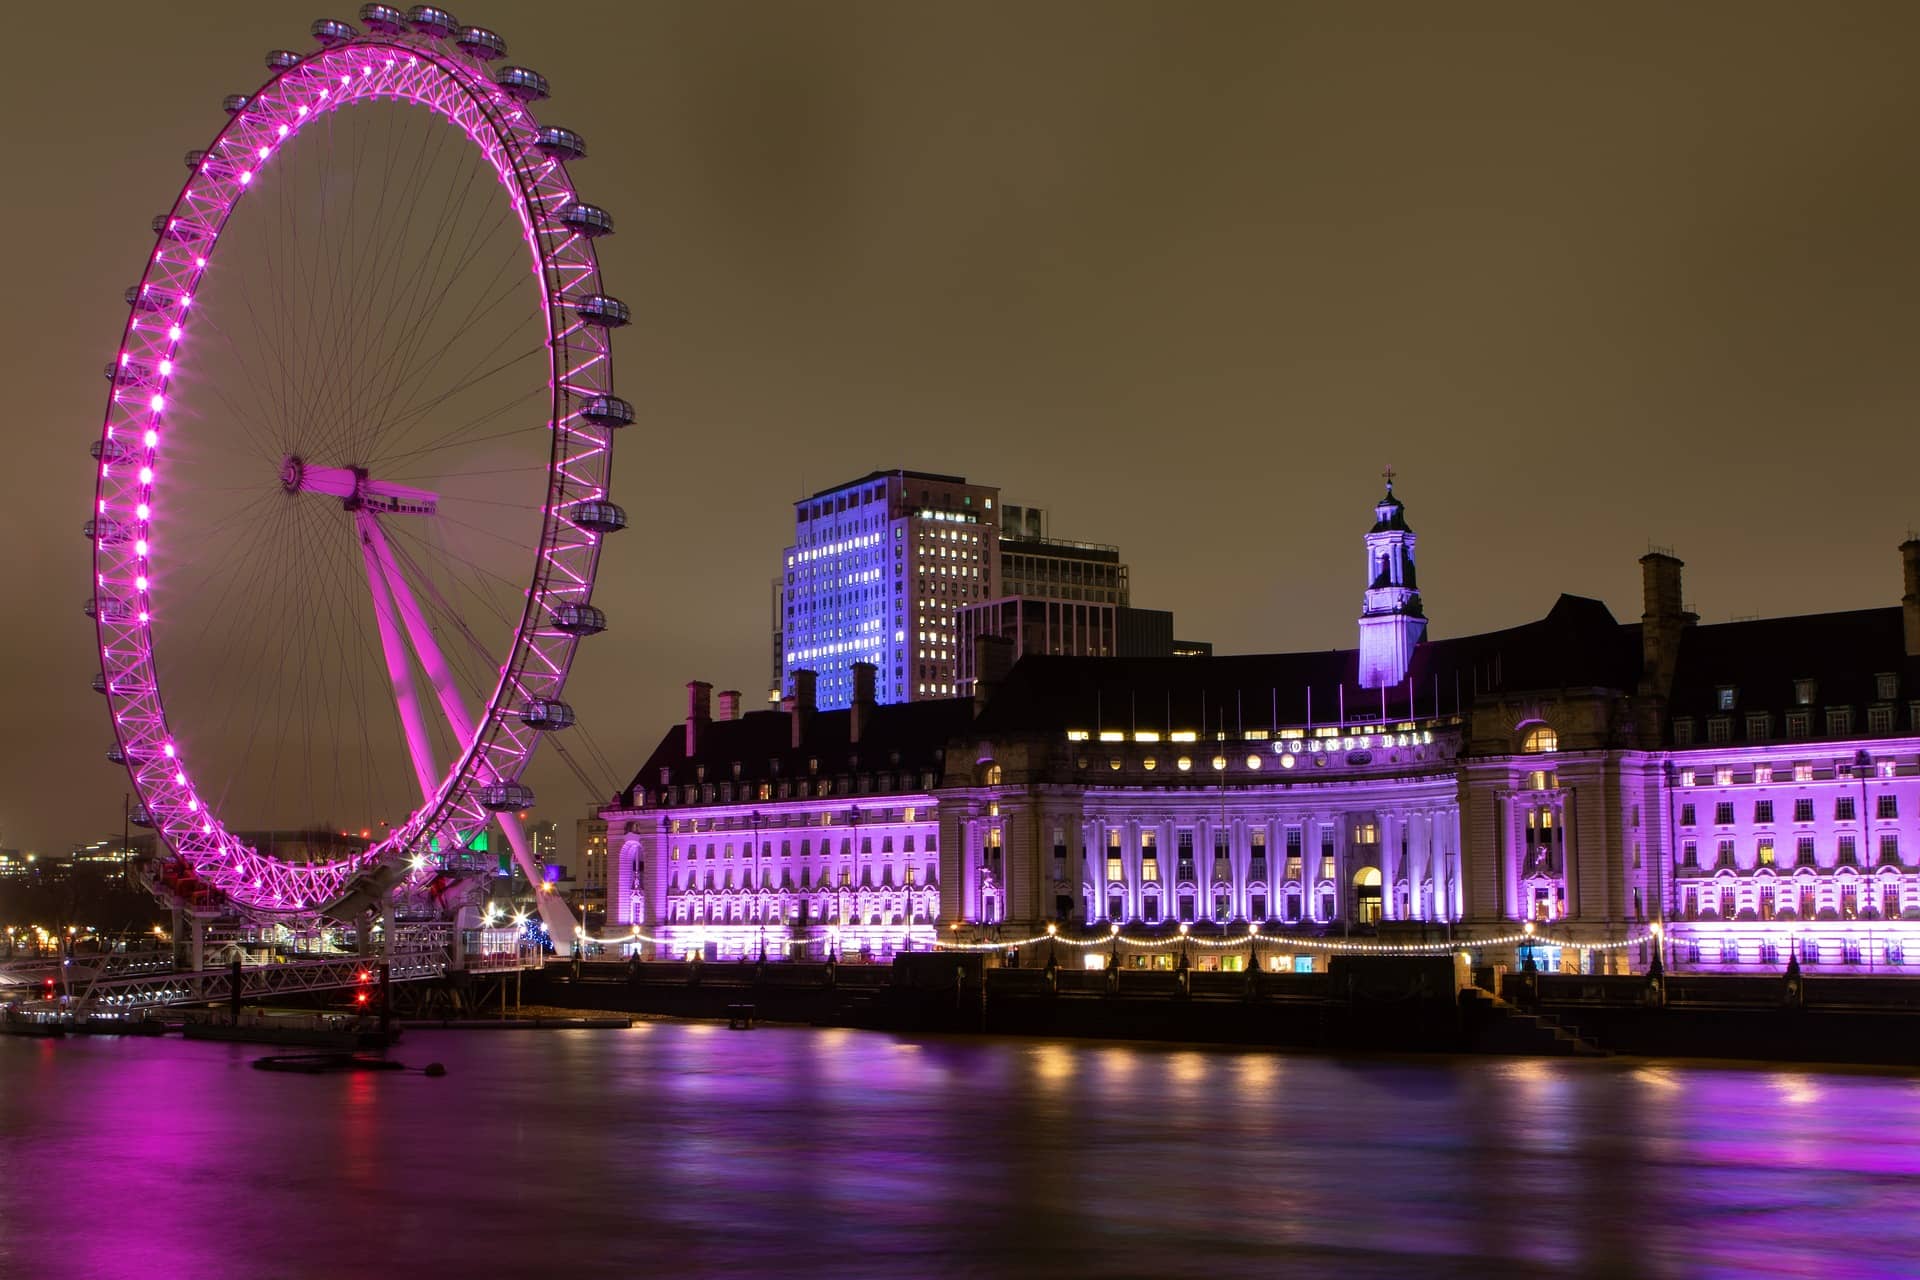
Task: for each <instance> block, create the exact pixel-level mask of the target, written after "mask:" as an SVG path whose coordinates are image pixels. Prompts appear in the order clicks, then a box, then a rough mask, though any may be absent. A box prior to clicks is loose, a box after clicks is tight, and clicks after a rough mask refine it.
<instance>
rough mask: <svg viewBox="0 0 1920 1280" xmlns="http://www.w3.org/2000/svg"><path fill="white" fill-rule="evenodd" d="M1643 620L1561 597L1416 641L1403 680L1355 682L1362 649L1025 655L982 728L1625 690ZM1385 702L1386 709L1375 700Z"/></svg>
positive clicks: (1445, 708) (1210, 723) (1283, 717)
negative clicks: (1509, 618)
mask: <svg viewBox="0 0 1920 1280" xmlns="http://www.w3.org/2000/svg"><path fill="white" fill-rule="evenodd" d="M1639 677H1640V629H1639V627H1638V626H1637V625H1633V626H1623V625H1621V624H1620V623H1619V622H1616V621H1615V620H1614V617H1613V614H1612V613H1610V612H1609V611H1608V610H1607V607H1606V605H1604V604H1602V603H1601V602H1600V601H1598V600H1589V599H1584V598H1582V597H1579V596H1565V595H1563V596H1561V597H1560V599H1559V600H1558V601H1557V602H1556V603H1555V604H1554V606H1553V608H1552V609H1551V610H1550V611H1549V612H1548V613H1547V615H1546V616H1545V617H1544V618H1541V619H1539V620H1538V621H1535V622H1529V623H1526V624H1524V625H1522V626H1518V627H1510V628H1507V629H1506V630H1503V631H1491V632H1486V633H1483V634H1481V635H1476V636H1459V637H1455V638H1450V639H1445V640H1436V641H1433V642H1430V643H1423V644H1421V645H1419V646H1418V647H1416V648H1415V650H1414V656H1413V665H1412V669H1411V670H1410V672H1409V673H1408V680H1407V682H1406V683H1404V684H1401V685H1398V686H1396V687H1395V688H1393V689H1390V690H1386V691H1384V693H1385V696H1384V703H1383V696H1382V691H1381V690H1378V689H1363V688H1361V687H1360V685H1359V651H1358V650H1356V649H1327V650H1322V651H1319V652H1309V653H1276V654H1245V655H1229V656H1223V657H1180V658H1070V657H1054V656H1045V655H1035V656H1030V657H1026V658H1023V659H1021V660H1020V661H1019V662H1018V663H1016V664H1015V666H1014V668H1013V671H1012V673H1011V674H1010V675H1009V676H1008V678H1007V682H1006V685H1005V686H1004V687H1003V688H1001V689H1000V690H999V691H998V692H997V693H996V694H995V695H994V697H993V700H992V702H991V703H990V704H989V705H988V707H987V709H986V712H985V713H984V714H983V715H982V717H981V719H980V721H979V723H978V724H977V725H976V726H975V729H974V732H975V733H976V735H978V736H982V737H986V736H992V735H994V734H996V733H1014V732H1023V731H1024V732H1033V731H1039V730H1065V729H1086V730H1089V731H1098V730H1100V729H1120V730H1128V731H1131V730H1134V729H1146V730H1153V729H1158V730H1162V731H1167V730H1182V729H1195V730H1201V731H1206V730H1209V729H1211V730H1220V729H1223V728H1224V729H1226V730H1229V731H1232V730H1237V729H1239V728H1241V727H1249V728H1260V727H1263V726H1268V725H1272V724H1278V725H1301V724H1307V723H1309V722H1311V723H1315V724H1332V723H1335V722H1336V720H1337V719H1338V718H1339V715H1340V711H1341V708H1342V707H1343V706H1344V708H1345V711H1346V718H1347V720H1348V721H1349V722H1351V721H1354V720H1357V719H1359V718H1361V717H1369V718H1378V719H1407V718H1410V717H1414V716H1430V715H1436V714H1450V713H1452V712H1453V711H1455V710H1456V709H1458V708H1459V707H1462V706H1466V705H1469V704H1471V702H1472V701H1473V699H1474V697H1475V696H1477V695H1479V694H1482V693H1490V692H1499V691H1502V690H1508V689H1513V690H1520V689H1550V688H1561V687H1589V686H1598V687H1602V688H1617V689H1621V690H1624V691H1631V690H1632V689H1633V687H1634V685H1635V683H1636V682H1637V681H1638V680H1639ZM1383 705H1384V711H1383V710H1382V707H1383Z"/></svg>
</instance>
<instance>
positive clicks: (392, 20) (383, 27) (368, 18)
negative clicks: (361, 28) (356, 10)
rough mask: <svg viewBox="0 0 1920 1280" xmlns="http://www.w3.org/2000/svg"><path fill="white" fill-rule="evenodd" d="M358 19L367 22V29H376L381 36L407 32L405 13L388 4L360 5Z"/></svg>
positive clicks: (398, 34)
mask: <svg viewBox="0 0 1920 1280" xmlns="http://www.w3.org/2000/svg"><path fill="white" fill-rule="evenodd" d="M360 21H362V22H364V23H366V24H367V30H369V31H378V32H379V33H380V34H381V35H383V36H400V35H405V34H406V33H407V15H406V14H404V13H402V12H400V11H399V10H398V9H396V8H394V7H393V6H392V5H390V4H363V5H361V6H360Z"/></svg>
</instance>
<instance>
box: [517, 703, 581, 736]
mask: <svg viewBox="0 0 1920 1280" xmlns="http://www.w3.org/2000/svg"><path fill="white" fill-rule="evenodd" d="M573 722H574V715H573V708H572V707H570V706H568V705H567V704H566V703H564V702H561V701H558V700H557V699H546V700H544V701H534V702H529V703H528V704H527V705H526V706H524V707H522V708H520V723H522V724H524V725H526V726H527V728H529V729H543V730H546V731H548V732H551V731H552V730H555V729H564V728H566V727H567V726H568V725H571V724H572V723H573Z"/></svg>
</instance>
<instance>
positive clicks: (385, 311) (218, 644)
mask: <svg viewBox="0 0 1920 1280" xmlns="http://www.w3.org/2000/svg"><path fill="white" fill-rule="evenodd" d="M360 17H361V24H362V26H363V27H364V30H360V29H357V28H355V27H354V26H352V25H350V24H348V23H345V22H338V21H333V20H321V21H319V22H316V23H314V24H313V35H314V37H315V39H316V40H317V42H318V46H319V47H318V48H317V49H315V50H314V51H313V52H311V53H308V54H305V55H301V54H296V53H292V52H286V51H280V52H275V53H272V54H269V55H268V58H267V65H268V68H269V70H270V71H271V75H270V76H269V78H268V79H267V80H266V82H265V83H264V84H262V85H261V86H260V87H259V88H257V89H255V90H254V91H253V92H251V93H248V94H244V95H234V96H231V97H229V98H227V99H226V102H225V104H224V105H225V108H226V110H227V112H228V114H229V116H230V119H229V120H228V122H227V124H226V126H225V127H224V128H222V129H221V130H220V131H219V133H218V134H217V135H216V136H215V137H214V139H213V140H212V142H211V143H209V144H208V145H207V146H206V148H205V149H203V150H197V151H193V152H189V153H188V155H187V166H188V169H189V175H188V178H187V181H186V185H185V186H184V187H182V188H181V190H180V193H179V196H178V197H177V198H176V200H175V201H174V204H173V207H172V209H171V210H170V211H169V212H167V213H165V214H163V215H161V216H159V217H157V218H155V219H154V223H153V229H154V233H155V243H154V248H153V252H152V256H151V257H150V258H149V260H148V262H147V267H146V271H145V273H144V275H143V276H142V277H141V279H140V282H139V283H138V284H137V285H135V286H134V287H132V288H131V289H129V290H128V291H127V303H128V307H129V315H128V319H127V325H126V330H125V334H124V337H123V339H122V341H121V344H120V348H119V352H118V354H117V356H116V358H115V359H114V361H113V362H112V364H110V365H109V366H108V369H107V376H108V379H109V381H110V382H111V384H112V392H111V395H110V398H109V401H108V405H107V412H106V420H105V424H104V426H103V429H102V431H101V434H100V437H99V439H98V440H97V441H95V443H94V445H93V447H92V452H93V455H94V458H95V460H96V461H97V463H98V479H97V487H96V493H95V502H94V508H93V511H92V513H91V517H90V519H89V521H88V523H87V528H86V532H87V536H88V538H89V540H90V541H91V542H92V544H93V567H94V575H93V588H92V592H91V594H90V595H89V597H88V599H87V612H88V613H89V615H91V617H92V618H93V620H94V623H95V627H96V629H97V635H98V649H99V653H100V665H101V674H100V678H99V680H98V681H97V682H96V687H97V688H98V689H99V690H100V691H101V692H102V693H103V694H105V696H106V700H107V704H108V707H109V708H110V710H111V714H112V720H113V726H114V735H115V746H114V748H113V750H112V751H111V752H110V756H111V758H112V759H114V760H115V761H117V762H119V763H122V764H124V765H125V767H126V769H127V771H128V772H129V774H130V775H131V776H132V779H133V784H134V788H135V790H136V792H137V795H138V804H139V808H138V810H137V812H136V821H140V822H142V823H143V824H145V825H148V826H151V827H152V828H153V829H154V830H155V831H156V833H157V834H158V836H159V839H160V841H161V842H162V843H163V845H164V848H165V851H166V857H165V859H164V860H163V861H162V863H161V864H160V867H159V871H158V873H157V874H156V877H155V879H156V881H157V882H160V884H161V887H162V888H163V889H164V890H165V891H167V892H170V893H173V894H175V895H177V896H178V897H179V898H181V899H185V900H188V901H190V902H192V903H195V904H198V905H200V906H203V907H208V908H210V909H227V908H232V909H238V910H241V911H244V912H248V913H252V914H254V915H255V916H261V915H269V916H271V915H277V914H280V913H286V914H289V915H312V914H314V913H325V912H328V911H329V910H333V911H335V912H338V911H339V910H341V909H342V907H343V904H344V902H345V901H346V899H348V898H358V899H359V900H361V901H362V902H364V899H365V896H366V893H367V892H368V887H369V886H370V885H371V886H374V887H375V890H376V891H384V889H385V888H386V887H388V886H390V885H392V884H393V883H394V882H396V881H398V880H401V879H410V880H413V881H416V882H417V881H420V880H422V879H424V878H426V877H428V876H431V875H432V874H434V871H435V868H436V867H439V866H442V865H444V864H445V863H446V862H447V861H448V860H449V858H450V857H451V855H454V854H457V853H458V852H459V851H461V850H462V849H467V848H471V847H473V846H474V845H475V844H477V843H478V841H477V837H478V836H479V834H480V833H483V832H485V831H487V830H488V828H489V826H490V825H493V824H497V827H498V828H499V829H502V830H503V831H504V834H505V835H506V837H507V839H508V841H509V842H510V843H511V844H512V845H513V847H514V851H515V853H516V854H517V855H518V856H519V858H520V860H521V863H522V866H523V868H524V869H526V870H527V871H528V872H529V874H530V875H532V874H535V869H534V867H533V866H532V863H531V861H530V857H529V852H528V850H527V847H526V839H525V836H524V833H523V832H522V829H521V826H520V823H519V820H518V818H517V817H516V815H517V814H519V813H520V812H521V811H522V810H524V809H525V808H526V807H527V806H528V805H530V804H531V803H532V800H533V796H532V792H531V790H530V789H529V788H528V787H527V786H526V785H525V784H524V783H523V782H522V781H521V778H522V771H523V769H524V768H525V766H526V764H527V761H528V758H529V756H530V755H531V754H532V752H533V750H534V747H535V745H536V744H537V742H538V740H539V738H540V735H541V734H543V733H546V732H550V731H554V730H559V729H564V728H566V727H567V726H569V725H571V724H572V723H573V720H574V713H573V711H572V709H571V708H570V707H569V706H568V704H567V703H566V702H565V701H564V700H563V687H564V685H565V683H566V678H567V671H568V667H569V665H570V664H571V662H572V660H573V656H574V650H575V647H576V646H577V644H578V643H579V641H580V639H581V637H583V636H588V635H592V634H594V633H596V632H599V631H601V630H602V629H604V627H605V625H606V620H605V617H604V615H603V614H602V613H601V612H600V610H599V609H597V608H595V607H594V605H593V603H592V592H593V581H594V572H595V568H596V565H597V561H598V558H599V551H600V541H601V538H602V537H603V536H604V535H606V534H608V533H610V532H613V531H615V530H618V529H620V528H622V527H623V526H624V525H625V524H626V516H625V513H624V512H623V511H622V510H621V508H620V507H618V506H617V505H615V504H614V503H612V502H611V501H609V500H608V494H607V485H608V479H609V473H610V460H611V446H612V439H613V434H614V432H615V431H616V430H617V429H618V428H620V427H622V426H624V425H626V424H628V423H629V422H631V421H632V420H633V408H632V406H631V405H630V404H628V402H626V401H625V400H622V399H620V398H619V397H618V396H616V395H615V394H614V386H613V371H612V364H611V351H610V343H609V334H610V331H611V330H613V329H615V328H617V327H619V326H621V325H624V324H625V323H626V322H627V320H628V311H627V308H626V306H625V305H624V304H622V303H621V302H620V301H618V300H617V299H615V298H613V297H610V296H608V295H607V294H605V293H604V292H603V291H602V286H601V281H600V272H599V266H598V262H597V260H596V257H595V253H594V241H595V240H596V238H598V237H599V236H602V235H605V234H608V233H610V232H611V231H612V229H613V224H612V219H611V218H610V217H609V216H608V215H607V213H606V212H605V211H604V210H602V209H600V208H598V207H596V206H594V205H592V204H589V203H586V202H585V201H583V200H581V199H579V198H578V196H577V195H576V194H575V191H574V187H573V183H572V181H571V179H570V177H569V175H568V171H567V166H568V164H569V163H571V162H575V161H578V160H580V159H582V158H583V157H584V156H585V154H586V146H585V143H584V142H583V140H582V139H581V137H580V135H578V134H576V133H574V132H572V131H570V130H567V129H560V128H554V127H551V126H544V125H541V124H540V123H539V122H538V121H537V120H536V119H535V118H534V114H533V110H532V105H533V104H534V103H535V102H538V101H540V100H542V99H544V98H545V97H546V96H547V91H548V86H547V82H546V80H545V79H544V78H543V77H541V76H540V75H538V74H537V73H535V72H533V71H529V70H527V69H525V68H523V67H517V66H508V65H500V64H499V60H500V59H501V58H502V57H503V55H504V54H505V52H506V46H505V43H504V41H502V40H501V38H500V37H499V36H497V35H495V34H494V33H492V32H490V31H487V30H484V29H482V28H478V27H469V26H461V25H459V24H458V23H457V22H456V21H455V20H454V18H453V16H452V15H451V14H448V13H447V12H445V11H444V10H440V9H436V8H432V7H429V6H424V5H423V6H415V7H414V8H412V9H410V10H408V11H406V12H405V13H404V14H403V13H402V12H400V11H399V10H397V9H393V8H390V7H387V6H385V5H367V6H365V7H364V8H363V9H362V10H361V13H360Z"/></svg>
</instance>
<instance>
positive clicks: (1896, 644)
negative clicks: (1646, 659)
mask: <svg viewBox="0 0 1920 1280" xmlns="http://www.w3.org/2000/svg"><path fill="white" fill-rule="evenodd" d="M1881 673H1888V674H1892V675H1894V676H1896V677H1897V687H1896V690H1895V700H1905V699H1909V698H1920V679H1916V677H1920V664H1916V663H1915V662H1914V660H1913V659H1910V658H1908V657H1907V654H1906V636H1905V632H1904V629H1903V625H1902V621H1901V614H1900V609H1899V608H1898V607H1897V606H1895V607H1892V608H1885V609H1854V610H1850V611H1847V612H1843V613H1814V614H1806V615H1803V616H1801V617H1796V618H1761V619H1755V620H1752V621H1746V622H1725V623H1717V624H1715V625H1712V626H1694V627H1689V628H1688V629H1687V630H1686V631H1685V632H1684V633H1683V634H1682V636H1681V640H1680V657H1679V661H1678V663H1677V665H1676V666H1675V668H1674V680H1673V693H1672V697H1671V699H1670V701H1669V710H1670V712H1671V713H1672V714H1673V715H1675V716H1693V717H1699V718H1701V719H1702V720H1703V721H1704V720H1705V719H1706V718H1709V717H1712V716H1716V715H1731V716H1732V718H1733V720H1734V724H1733V726H1732V732H1731V736H1730V741H1734V742H1743V741H1746V740H1747V738H1746V717H1747V715H1748V713H1750V712H1758V711H1765V712H1770V713H1773V720H1772V724H1771V734H1770V736H1771V737H1772V738H1773V739H1776V740H1777V739H1779V738H1781V737H1783V736H1784V733H1783V728H1784V721H1783V719H1782V717H1783V716H1784V715H1785V713H1787V712H1789V711H1796V710H1797V711H1808V712H1811V713H1812V717H1813V718H1812V722H1811V724H1810V735H1811V736H1813V737H1825V736H1827V731H1826V714H1825V712H1826V708H1827V707H1830V706H1846V707H1852V708H1855V717H1854V724H1853V732H1854V733H1855V734H1856V735H1858V734H1864V733H1866V731H1867V725H1866V717H1865V714H1864V708H1866V707H1868V706H1871V705H1873V704H1874V703H1877V702H1881V701H1883V700H1882V699H1881V698H1880V697H1879V696H1878V689H1877V687H1876V686H1877V683H1878V682H1877V680H1876V677H1877V676H1878V675H1880V674H1881ZM1800 680H1812V681H1813V682H1814V689H1813V700H1812V701H1811V702H1810V703H1807V704H1806V705H1804V706H1803V705H1801V704H1800V703H1799V702H1798V700H1797V698H1796V695H1795V688H1794V686H1795V683H1796V682H1797V681H1800ZM1726 686H1731V687H1732V689H1733V691H1734V705H1733V708H1732V709H1731V711H1723V710H1721V708H1720V704H1719V696H1718V695H1719V691H1720V689H1721V688H1722V687H1726ZM1904 720H1905V717H1904V716H1896V721H1897V722H1900V723H1901V724H1902V726H1903V727H1904ZM1700 740H1702V739H1700V738H1696V741H1700Z"/></svg>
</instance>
